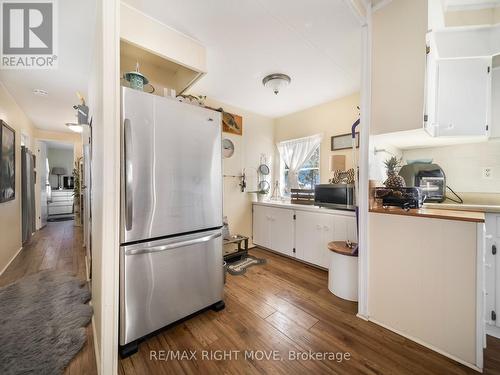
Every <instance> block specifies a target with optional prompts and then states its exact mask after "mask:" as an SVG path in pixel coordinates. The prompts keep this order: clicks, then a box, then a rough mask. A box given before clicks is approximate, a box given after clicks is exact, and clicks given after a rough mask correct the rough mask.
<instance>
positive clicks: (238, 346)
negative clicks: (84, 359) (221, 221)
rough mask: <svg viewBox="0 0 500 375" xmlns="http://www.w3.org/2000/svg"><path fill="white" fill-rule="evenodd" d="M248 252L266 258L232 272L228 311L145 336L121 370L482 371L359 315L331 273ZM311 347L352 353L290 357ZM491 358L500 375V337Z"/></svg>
mask: <svg viewBox="0 0 500 375" xmlns="http://www.w3.org/2000/svg"><path fill="white" fill-rule="evenodd" d="M250 253H251V254H253V255H255V256H258V257H264V258H266V259H267V264H266V265H263V266H254V267H251V268H250V269H248V271H247V273H246V274H245V275H243V276H231V275H228V276H227V283H226V288H225V302H226V309H225V310H224V311H221V312H218V313H217V312H213V311H206V312H204V313H202V314H200V315H197V316H195V317H194V318H192V319H189V320H187V321H185V322H183V323H181V324H178V325H176V326H174V327H172V328H169V329H168V330H165V331H163V332H162V333H161V334H159V335H157V336H154V337H152V338H150V339H148V340H146V341H145V342H143V343H142V344H141V345H140V347H139V352H138V353H137V354H134V355H132V356H131V357H128V358H126V359H122V360H120V361H119V373H120V374H122V375H143V374H153V375H154V374H219V373H224V374H268V373H272V374H275V373H276V374H308V373H315V374H419V375H422V374H477V372H475V371H474V370H472V369H469V368H467V367H465V366H463V365H460V364H458V363H456V362H454V361H452V360H450V359H448V358H446V357H444V356H442V355H440V354H437V353H435V352H433V351H431V350H429V349H427V348H425V347H423V346H421V345H418V344H416V343H414V342H412V341H410V340H407V339H405V338H403V337H401V336H399V335H397V334H395V333H392V332H390V331H388V330H386V329H384V328H382V327H379V326H377V325H375V324H373V323H370V322H366V321H363V320H361V319H359V318H357V317H356V316H355V314H356V311H357V305H356V303H352V302H347V301H344V300H342V299H339V298H337V297H335V296H334V295H332V294H331V293H330V292H329V291H328V288H327V278H328V275H327V272H325V271H322V270H318V269H316V268H314V267H310V266H307V265H304V264H300V263H297V262H295V261H293V260H291V259H287V258H284V257H281V256H278V255H275V254H273V253H270V252H267V251H264V250H260V249H253V250H251V251H250ZM162 350H164V351H173V352H176V351H181V353H182V351H183V350H186V351H194V350H195V351H197V355H196V358H189V359H187V358H186V359H174V360H169V361H164V360H162V359H165V357H161V352H160V351H162ZM204 350H205V351H212V353H219V354H220V353H221V352H216V351H227V352H228V351H241V352H239V354H238V358H236V354H234V355H233V356H232V359H221V358H215V359H211V360H207V359H206V357H205V358H203V354H202V353H203V352H202V351H204ZM245 350H253V351H259V350H260V351H273V350H276V351H278V352H279V354H278V355H279V357H276V358H275V359H274V360H273V359H270V360H257V359H256V358H253V359H249V360H245V359H244V351H245ZM308 351H312V352H340V353H349V354H350V359H349V360H343V361H342V362H337V361H335V360H333V361H332V360H288V353H289V352H308ZM254 353H257V352H254ZM155 355H156V358H157V359H154V358H155V357H154V356H155ZM187 355H189V354H188V353H187ZM485 358H486V366H485V371H484V373H485V374H500V340H496V339H493V338H488V350H487V351H486V356H485ZM281 359H282V360H281Z"/></svg>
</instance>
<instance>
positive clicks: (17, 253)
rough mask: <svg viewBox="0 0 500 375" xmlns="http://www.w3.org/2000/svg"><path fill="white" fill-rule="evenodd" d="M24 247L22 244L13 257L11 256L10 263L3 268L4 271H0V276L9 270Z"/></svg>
mask: <svg viewBox="0 0 500 375" xmlns="http://www.w3.org/2000/svg"><path fill="white" fill-rule="evenodd" d="M22 249H23V247H22V246H21V248H20V249H19V250H17V251H16V253H15V254H14V255H13V256H12V258H10V260H9V263H7V265H6V266H5V267H4V268H3V270H2V272H0V276H2V275H3V273H4V272H5V271H6V270H7V268H9V266H10V264H11V263H12V262H13V261H14V259H16V257H17V256H18V255H19V253H20V252H21V250H22Z"/></svg>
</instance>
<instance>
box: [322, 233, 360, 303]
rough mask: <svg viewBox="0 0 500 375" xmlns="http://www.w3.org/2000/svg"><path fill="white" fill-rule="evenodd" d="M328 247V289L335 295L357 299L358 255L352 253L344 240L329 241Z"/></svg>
mask: <svg viewBox="0 0 500 375" xmlns="http://www.w3.org/2000/svg"><path fill="white" fill-rule="evenodd" d="M355 245H356V244H354V246H355ZM328 249H329V250H330V251H331V257H330V267H329V268H328V289H329V290H330V292H332V293H333V294H334V295H336V296H337V297H340V298H343V299H346V300H349V301H357V300H358V255H357V254H356V255H354V254H352V249H351V248H349V247H347V246H346V243H345V241H333V242H330V243H328Z"/></svg>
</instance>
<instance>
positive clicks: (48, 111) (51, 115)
mask: <svg viewBox="0 0 500 375" xmlns="http://www.w3.org/2000/svg"><path fill="white" fill-rule="evenodd" d="M95 4H96V2H95V0H84V1H81V0H64V1H57V6H58V14H59V17H58V29H59V30H58V39H59V46H58V56H59V57H58V60H59V63H58V64H59V65H58V68H57V69H55V70H0V80H1V81H2V82H3V83H4V85H5V87H6V88H7V90H8V91H9V92H10V93H11V95H12V96H13V97H14V99H15V100H16V102H17V103H18V104H19V105H20V106H21V108H22V109H23V111H24V112H25V113H26V115H28V117H29V118H30V119H31V121H32V122H33V123H34V125H35V126H36V127H38V128H41V129H46V130H56V131H70V130H69V129H68V128H67V127H66V126H65V125H64V124H65V123H66V122H75V120H76V119H75V111H74V110H73V108H72V105H73V104H77V103H78V98H77V96H76V94H75V93H76V91H80V92H81V93H82V94H83V95H84V96H86V93H87V85H88V79H89V75H90V61H91V57H92V56H91V53H92V43H93V40H94V32H93V30H94V28H95ZM33 89H43V90H46V91H48V93H49V95H48V96H46V97H40V96H35V95H34V94H33V92H32V91H33Z"/></svg>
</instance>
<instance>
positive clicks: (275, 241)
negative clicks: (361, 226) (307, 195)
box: [253, 204, 356, 268]
mask: <svg viewBox="0 0 500 375" xmlns="http://www.w3.org/2000/svg"><path fill="white" fill-rule="evenodd" d="M347 239H348V240H351V241H353V242H355V241H356V218H355V217H354V216H347V215H345V214H335V213H334V212H333V213H319V212H310V211H303V210H295V209H293V208H276V207H270V206H264V205H258V204H255V205H254V206H253V243H254V244H256V245H259V246H262V247H265V248H268V249H270V250H274V251H277V252H279V253H282V254H285V255H288V256H294V257H296V258H297V259H300V260H303V261H305V262H308V263H311V264H314V265H317V266H320V267H324V268H328V266H329V263H330V261H329V259H330V253H329V250H328V242H330V241H345V240H347Z"/></svg>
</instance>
